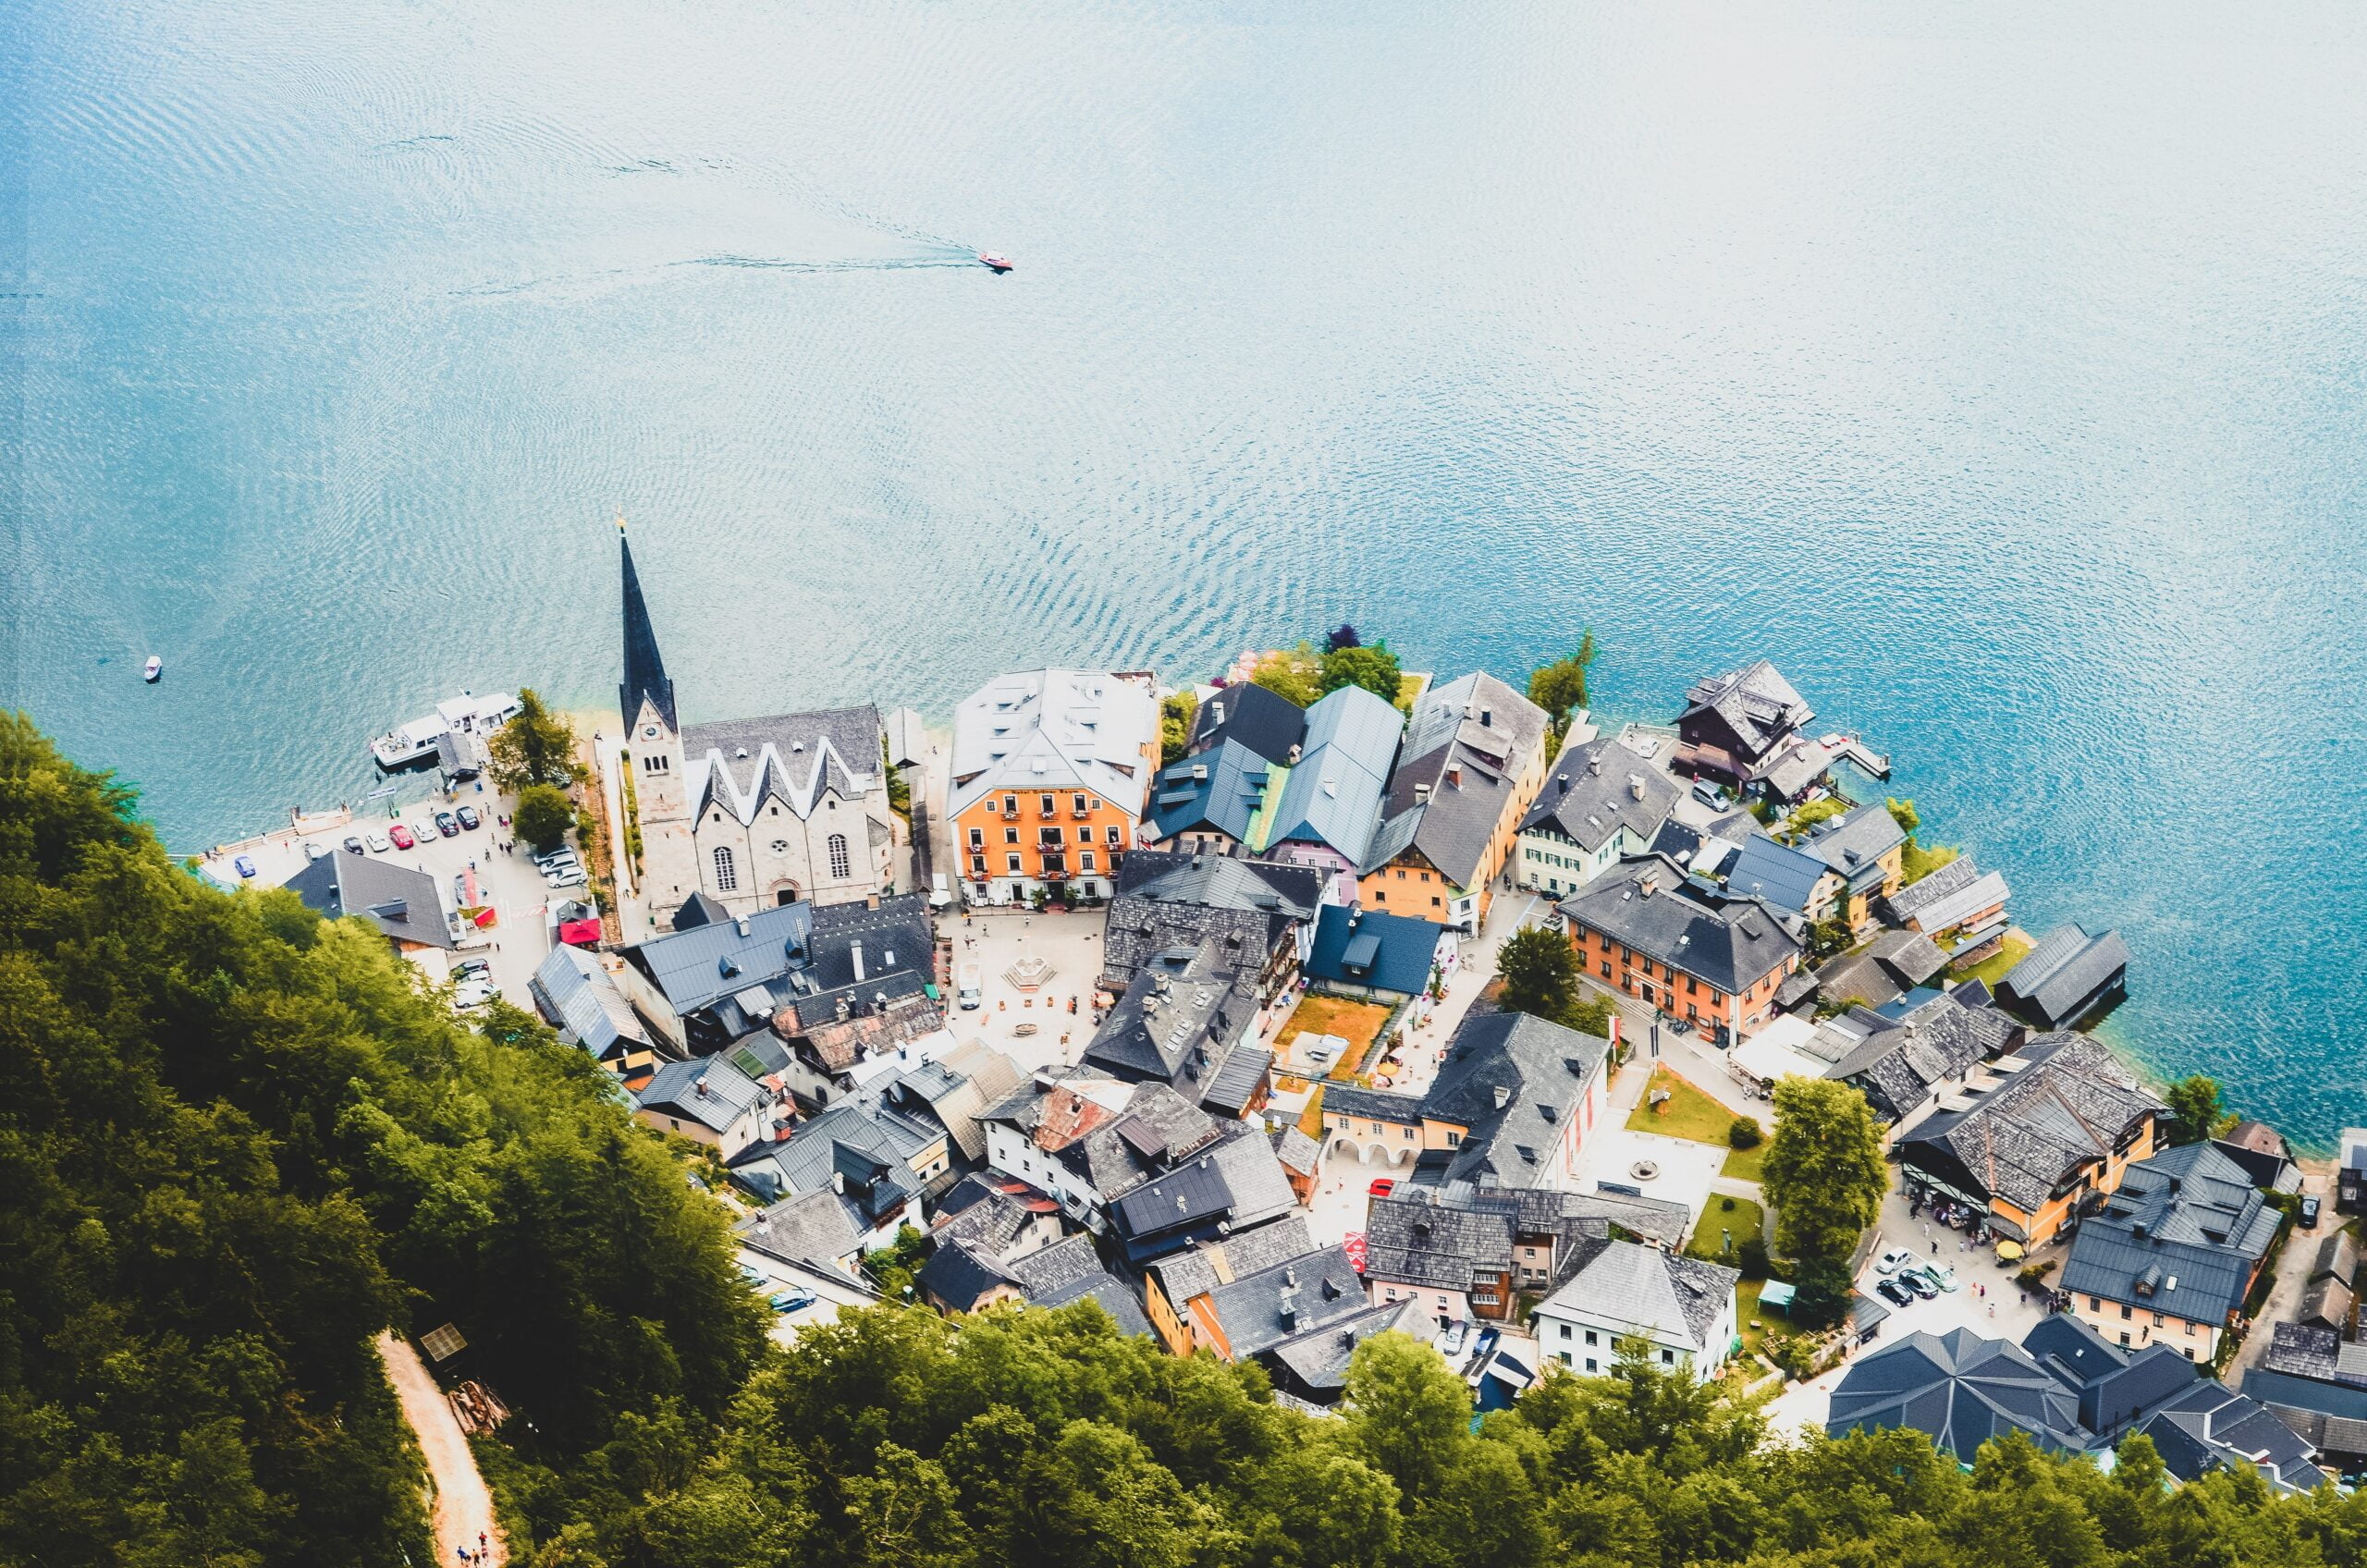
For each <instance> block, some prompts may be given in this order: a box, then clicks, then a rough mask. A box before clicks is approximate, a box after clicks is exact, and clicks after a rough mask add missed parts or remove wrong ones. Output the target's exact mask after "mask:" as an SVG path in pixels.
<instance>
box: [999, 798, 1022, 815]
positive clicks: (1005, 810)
mask: <svg viewBox="0 0 2367 1568" xmlns="http://www.w3.org/2000/svg"><path fill="white" fill-rule="evenodd" d="M1002 814H1003V815H1005V816H1017V815H1019V797H1018V796H1017V795H1005V796H1004V797H1003V798H1002Z"/></svg>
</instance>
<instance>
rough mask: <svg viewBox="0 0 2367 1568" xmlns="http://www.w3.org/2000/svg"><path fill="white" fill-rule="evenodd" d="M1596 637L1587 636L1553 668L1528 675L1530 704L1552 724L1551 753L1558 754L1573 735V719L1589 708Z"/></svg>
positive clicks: (1580, 638)
mask: <svg viewBox="0 0 2367 1568" xmlns="http://www.w3.org/2000/svg"><path fill="white" fill-rule="evenodd" d="M1594 653H1595V649H1594V633H1593V632H1592V631H1587V632H1585V633H1584V634H1583V635H1581V636H1580V637H1579V639H1578V645H1577V646H1576V648H1574V649H1572V650H1571V651H1570V652H1568V653H1566V654H1564V655H1562V656H1561V657H1560V658H1558V659H1555V660H1554V661H1553V662H1552V663H1551V664H1542V665H1539V666H1538V667H1537V668H1535V669H1533V670H1531V671H1529V673H1528V700H1529V701H1530V702H1532V703H1535V704H1537V705H1538V706H1539V707H1540V708H1543V709H1544V710H1545V715H1546V717H1547V718H1548V720H1550V721H1551V730H1550V733H1551V737H1552V741H1551V744H1550V745H1549V746H1548V747H1547V748H1546V749H1547V751H1548V752H1549V753H1552V752H1558V751H1560V750H1561V746H1562V737H1563V736H1564V735H1566V734H1568V733H1569V729H1570V716H1571V715H1572V714H1575V713H1576V712H1577V710H1578V709H1580V708H1582V707H1585V706H1586V705H1587V667H1588V665H1590V664H1592V663H1594Z"/></svg>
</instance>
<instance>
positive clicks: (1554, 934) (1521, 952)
mask: <svg viewBox="0 0 2367 1568" xmlns="http://www.w3.org/2000/svg"><path fill="white" fill-rule="evenodd" d="M1496 975H1497V977H1498V978H1499V979H1501V980H1502V982H1503V990H1502V994H1501V996H1500V998H1499V999H1500V1001H1501V1002H1502V1006H1503V1007H1504V1008H1505V1009H1507V1010H1508V1011H1513V1012H1526V1013H1528V1014H1530V1015H1531V1016H1532V1017H1537V1018H1542V1019H1547V1020H1549V1021H1551V1022H1552V1023H1559V1024H1561V1025H1562V1026H1563V1027H1564V1028H1567V1029H1576V1030H1578V1031H1580V1032H1581V1033H1584V1034H1588V1035H1609V1034H1610V1033H1611V1004H1610V1003H1609V1002H1607V1001H1603V1000H1600V998H1594V997H1590V996H1588V994H1587V993H1586V991H1585V988H1584V987H1583V986H1580V985H1579V984H1578V958H1577V954H1576V952H1575V951H1573V950H1572V949H1571V947H1570V940H1569V938H1568V937H1564V936H1563V935H1562V934H1561V933H1560V932H1558V931H1553V930H1550V929H1548V928H1547V927H1545V926H1542V925H1529V926H1524V927H1523V928H1521V929H1520V930H1518V931H1515V932H1514V933H1513V934H1512V935H1511V936H1510V937H1506V938H1504V945H1503V946H1502V948H1501V949H1498V950H1497V954H1496Z"/></svg>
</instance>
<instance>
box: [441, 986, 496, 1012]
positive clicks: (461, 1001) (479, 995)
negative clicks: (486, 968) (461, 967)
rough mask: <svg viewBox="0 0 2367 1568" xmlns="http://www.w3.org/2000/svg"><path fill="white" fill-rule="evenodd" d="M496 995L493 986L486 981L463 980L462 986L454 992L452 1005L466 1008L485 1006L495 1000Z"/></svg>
mask: <svg viewBox="0 0 2367 1568" xmlns="http://www.w3.org/2000/svg"><path fill="white" fill-rule="evenodd" d="M496 995H497V993H496V992H495V990H494V988H493V986H491V985H490V984H488V983H487V982H485V981H483V980H463V981H462V982H460V987H459V988H458V989H456V990H455V991H454V992H453V993H452V1005H453V1006H454V1007H456V1008H460V1009H464V1010H465V1009H468V1008H472V1007H483V1006H484V1004H485V1003H487V1002H489V1001H491V1000H493V998H494V997H495V996H496Z"/></svg>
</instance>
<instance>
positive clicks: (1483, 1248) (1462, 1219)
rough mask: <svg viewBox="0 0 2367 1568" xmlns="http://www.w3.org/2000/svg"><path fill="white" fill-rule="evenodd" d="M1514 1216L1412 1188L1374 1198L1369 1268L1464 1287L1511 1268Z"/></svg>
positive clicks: (1411, 1280) (1387, 1276)
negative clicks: (1443, 1201)
mask: <svg viewBox="0 0 2367 1568" xmlns="http://www.w3.org/2000/svg"><path fill="white" fill-rule="evenodd" d="M1512 1258H1513V1217H1512V1216H1510V1215H1508V1214H1504V1213H1502V1212H1500V1211H1491V1210H1487V1209H1480V1208H1475V1207H1461V1206H1449V1205H1445V1204H1441V1203H1438V1202H1436V1201H1434V1200H1433V1198H1432V1196H1431V1194H1429V1193H1427V1192H1422V1191H1419V1190H1416V1189H1409V1190H1408V1191H1407V1192H1406V1193H1405V1194H1404V1195H1403V1196H1400V1195H1398V1194H1391V1195H1390V1196H1388V1197H1381V1198H1374V1199H1372V1200H1371V1204H1370V1207H1368V1208H1367V1211H1366V1216H1365V1272H1366V1274H1367V1276H1368V1277H1370V1278H1372V1279H1375V1280H1391V1281H1395V1282H1402V1283H1405V1284H1413V1285H1423V1286H1429V1287H1433V1288H1437V1289H1441V1290H1453V1291H1466V1290H1469V1289H1470V1288H1471V1287H1472V1285H1473V1284H1475V1283H1478V1282H1482V1281H1485V1280H1490V1279H1491V1278H1493V1277H1494V1276H1495V1275H1498V1274H1502V1273H1503V1272H1505V1271H1506V1270H1508V1269H1510V1268H1512Z"/></svg>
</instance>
